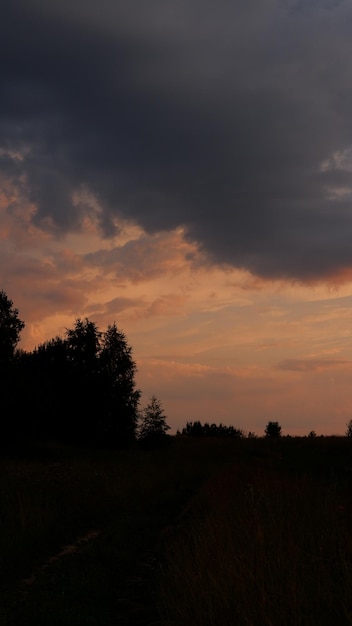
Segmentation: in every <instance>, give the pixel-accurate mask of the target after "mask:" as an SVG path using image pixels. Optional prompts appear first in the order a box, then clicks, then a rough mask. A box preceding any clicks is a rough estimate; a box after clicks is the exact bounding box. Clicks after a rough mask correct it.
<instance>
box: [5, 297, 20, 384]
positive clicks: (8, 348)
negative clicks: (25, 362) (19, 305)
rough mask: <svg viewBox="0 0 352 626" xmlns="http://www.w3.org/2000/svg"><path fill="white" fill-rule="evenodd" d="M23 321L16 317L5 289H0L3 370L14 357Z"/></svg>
mask: <svg viewBox="0 0 352 626" xmlns="http://www.w3.org/2000/svg"><path fill="white" fill-rule="evenodd" d="M24 327H25V323H24V322H23V321H22V320H20V318H19V317H18V309H16V308H14V306H13V302H12V300H10V299H9V298H8V297H7V295H6V293H5V291H3V290H1V291H0V370H1V371H2V372H3V371H4V369H6V368H7V367H8V365H9V363H10V362H11V360H12V359H13V357H14V354H15V349H16V346H17V344H18V342H19V341H20V334H21V332H22V330H23V329H24Z"/></svg>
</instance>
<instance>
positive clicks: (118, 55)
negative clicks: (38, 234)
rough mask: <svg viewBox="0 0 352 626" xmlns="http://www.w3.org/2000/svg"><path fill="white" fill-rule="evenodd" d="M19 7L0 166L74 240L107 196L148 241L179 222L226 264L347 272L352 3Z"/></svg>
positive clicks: (105, 215)
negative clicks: (94, 202) (89, 199)
mask: <svg viewBox="0 0 352 626" xmlns="http://www.w3.org/2000/svg"><path fill="white" fill-rule="evenodd" d="M73 4H74V7H73V8H72V6H71V5H70V4H69V3H68V2H66V0H62V1H61V2H60V4H59V3H57V4H56V2H51V3H48V2H44V1H42V0H20V1H16V0H11V1H10V0H8V1H7V2H5V7H4V9H2V20H1V25H0V54H1V59H2V70H1V73H0V81H1V83H0V93H1V99H0V142H1V143H0V165H1V170H2V172H3V175H4V176H6V178H7V179H10V180H12V181H13V183H14V184H16V185H17V186H18V188H19V193H20V194H21V195H22V196H23V197H24V198H27V199H29V200H30V201H31V202H33V203H34V204H35V205H36V206H37V213H36V215H35V216H34V219H35V221H36V223H37V224H39V225H41V226H42V227H43V228H54V229H57V231H58V232H60V231H61V232H66V231H69V230H74V229H78V228H79V227H80V224H81V220H82V217H83V215H84V213H85V212H86V211H88V210H89V211H92V208H91V207H89V206H87V205H85V204H84V203H77V202H75V203H74V202H73V200H72V195H73V193H74V192H77V191H79V190H80V189H82V188H85V189H88V190H90V192H91V193H92V194H93V195H94V196H95V197H96V198H97V199H98V201H99V203H100V206H101V211H100V212H99V213H98V218H99V220H100V223H101V227H102V230H103V232H104V233H105V235H107V236H109V235H110V234H112V232H113V222H114V217H115V216H117V215H121V216H124V217H127V218H130V219H132V220H135V221H137V222H138V223H140V224H141V225H143V227H144V228H145V229H146V230H147V231H148V232H155V231H159V230H163V229H172V228H175V227H176V226H179V225H183V226H185V228H186V232H187V236H188V237H190V238H191V239H193V240H195V241H197V242H198V243H199V244H200V245H201V246H204V248H205V250H206V251H207V252H208V253H209V255H210V257H211V258H213V260H214V262H220V263H229V264H233V265H235V266H238V267H244V268H247V269H249V270H251V271H252V272H254V273H256V274H258V275H261V276H267V277H285V276H286V277H292V278H299V279H303V280H304V279H315V278H318V277H320V276H329V275H333V274H335V273H337V272H339V271H340V270H342V269H343V268H345V267H347V266H350V265H351V264H352V246H351V236H352V214H351V208H352V207H351V197H352V184H351V175H352V158H351V150H350V148H351V146H352V120H351V110H352V66H351V62H350V60H351V58H352V37H351V33H352V9H351V6H350V3H349V2H347V0H346V2H343V1H341V2H338V1H336V2H332V1H329V2H328V1H325V2H324V1H321V2H313V1H312V0H311V1H306V2H301V1H300V2H293V1H289V0H286V1H281V2H273V1H272V0H270V1H269V0H260V2H259V0H258V1H255V2H252V3H248V2H244V1H242V0H239V1H238V2H229V1H228V0H219V1H218V2H216V3H215V2H211V1H210V0H205V1H204V0H203V1H202V2H200V1H199V0H193V1H191V2H190V1H189V0H188V1H187V2H185V1H183V0H180V1H179V2H160V1H158V0H152V1H151V2H148V3H146V2H145V1H143V2H142V1H141V0H135V1H134V2H132V1H131V2H129V3H126V2H119V1H118V0H117V1H114V2H112V1H109V0H101V1H100V2H99V3H98V2H92V1H89V0H87V1H85V2H82V1H80V0H78V1H77V2H75V3H73Z"/></svg>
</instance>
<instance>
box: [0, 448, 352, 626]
mask: <svg viewBox="0 0 352 626" xmlns="http://www.w3.org/2000/svg"><path fill="white" fill-rule="evenodd" d="M0 471H1V475H0V494H1V501H0V530H1V535H0V626H34V625H35V626H49V625H50V626H73V625H74V626H114V625H121V626H122V625H126V626H127V625H128V626H142V625H143V626H152V625H154V626H156V625H159V626H161V625H162V626H187V625H189V626H190V625H191V624H192V625H194V626H197V625H199V626H213V625H214V626H232V625H236V624H238V625H239V626H242V625H243V626H245V625H252V626H263V625H266V624H267V625H268V626H269V624H270V625H272V626H276V625H277V626H291V625H292V626H299V625H302V626H313V625H314V626H317V625H318V624H319V626H324V625H326V626H334V625H335V624H338V625H339V626H344V625H345V624H346V625H347V624H352V601H351V589H352V540H351V535H350V529H351V528H352V524H351V522H352V510H351V504H352V492H351V487H352V478H351V477H352V441H350V440H349V439H348V438H336V437H334V438H313V439H311V440H310V439H308V438H301V439H286V438H285V439H281V440H278V441H269V440H265V439H258V440H238V441H237V440H235V441H227V440H223V441H221V440H210V441H209V440H204V439H182V438H179V439H178V438H175V439H174V440H173V442H172V443H171V444H170V445H169V446H167V447H165V448H163V449H159V450H149V451H146V450H138V449H135V450H129V451H116V452H113V451H109V452H106V451H105V452H104V451H87V450H80V449H73V448H67V447H63V446H57V445H54V444H45V445H44V444H34V443H33V442H32V443H31V444H30V445H27V446H20V447H17V448H16V447H15V448H14V449H13V450H11V452H7V453H6V454H5V453H3V454H2V456H1V459H0ZM254 607H255V608H254Z"/></svg>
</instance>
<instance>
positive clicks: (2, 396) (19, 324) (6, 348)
mask: <svg viewBox="0 0 352 626" xmlns="http://www.w3.org/2000/svg"><path fill="white" fill-rule="evenodd" d="M24 327H25V324H24V322H23V321H22V320H21V319H20V318H19V317H18V309H16V308H15V307H14V306H13V302H12V300H10V299H9V298H8V297H7V295H6V293H5V291H3V290H1V291H0V444H1V445H6V443H7V442H8V440H9V439H12V438H13V437H14V436H17V433H18V431H19V430H20V423H19V416H20V410H19V409H20V407H19V404H20V398H21V388H20V385H19V381H18V378H17V374H16V362H17V352H18V350H17V344H18V343H19V341H20V333H21V331H22V330H23V329H24Z"/></svg>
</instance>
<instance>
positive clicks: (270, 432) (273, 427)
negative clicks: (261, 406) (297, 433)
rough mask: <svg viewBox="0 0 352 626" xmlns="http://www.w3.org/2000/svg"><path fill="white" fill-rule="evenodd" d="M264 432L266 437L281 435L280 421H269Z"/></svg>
mask: <svg viewBox="0 0 352 626" xmlns="http://www.w3.org/2000/svg"><path fill="white" fill-rule="evenodd" d="M264 432H265V436H266V437H271V438H277V437H281V426H280V424H279V422H268V423H267V425H266V427H265V431H264Z"/></svg>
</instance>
